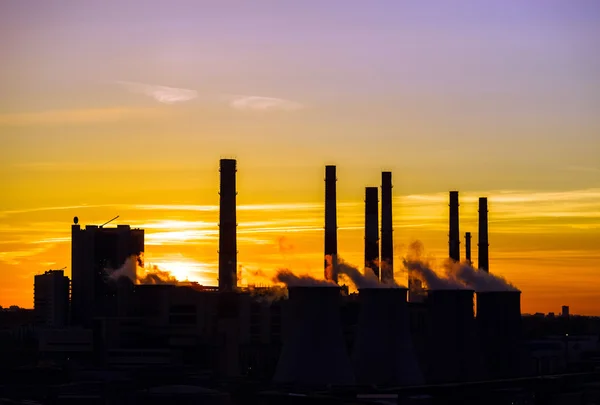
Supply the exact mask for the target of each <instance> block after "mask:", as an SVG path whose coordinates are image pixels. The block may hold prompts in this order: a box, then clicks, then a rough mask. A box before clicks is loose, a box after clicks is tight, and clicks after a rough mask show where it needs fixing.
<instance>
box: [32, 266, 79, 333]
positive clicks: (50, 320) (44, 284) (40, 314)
mask: <svg viewBox="0 0 600 405" xmlns="http://www.w3.org/2000/svg"><path fill="white" fill-rule="evenodd" d="M69 290H70V282H69V277H67V276H65V273H64V271H62V270H49V271H47V272H45V273H44V274H38V275H36V276H35V277H34V285H33V309H34V313H35V322H36V324H37V325H41V326H46V327H52V328H62V327H64V326H66V325H67V323H68V319H69Z"/></svg>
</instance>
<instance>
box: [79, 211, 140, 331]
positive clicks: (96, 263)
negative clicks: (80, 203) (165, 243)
mask: <svg viewBox="0 0 600 405" xmlns="http://www.w3.org/2000/svg"><path fill="white" fill-rule="evenodd" d="M113 219H116V218H113ZM111 221H112V220H111ZM111 221H109V222H111ZM109 222H107V223H105V224H103V225H100V226H97V225H86V226H85V228H84V229H81V225H79V219H78V218H77V217H75V218H74V224H73V225H71V278H72V285H71V321H72V324H73V325H82V326H86V327H89V326H91V324H92V320H93V318H94V317H96V316H102V315H105V314H106V313H107V312H110V311H111V308H110V305H111V303H112V296H113V295H114V291H113V290H112V289H111V284H110V283H108V282H107V280H108V277H109V274H108V272H107V270H115V269H118V268H120V267H121V266H122V265H123V264H124V263H125V261H126V260H127V259H128V258H129V257H132V256H136V257H138V258H140V259H141V257H143V253H144V230H143V229H131V227H130V226H129V225H118V226H117V227H116V228H115V227H113V228H108V227H105V226H106V225H107V224H108V223H109ZM141 264H142V265H143V263H141Z"/></svg>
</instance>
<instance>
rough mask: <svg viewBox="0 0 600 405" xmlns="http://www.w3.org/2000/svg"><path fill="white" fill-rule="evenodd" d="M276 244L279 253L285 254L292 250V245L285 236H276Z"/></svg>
mask: <svg viewBox="0 0 600 405" xmlns="http://www.w3.org/2000/svg"><path fill="white" fill-rule="evenodd" d="M277 244H278V246H279V253H282V254H286V253H290V252H292V251H293V250H294V245H293V244H292V242H290V241H289V239H288V238H286V237H285V236H280V237H279V238H277Z"/></svg>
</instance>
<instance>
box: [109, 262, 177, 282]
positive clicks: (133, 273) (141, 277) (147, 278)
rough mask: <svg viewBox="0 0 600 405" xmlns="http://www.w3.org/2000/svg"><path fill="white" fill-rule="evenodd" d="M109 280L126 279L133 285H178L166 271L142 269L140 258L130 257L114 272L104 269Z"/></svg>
mask: <svg viewBox="0 0 600 405" xmlns="http://www.w3.org/2000/svg"><path fill="white" fill-rule="evenodd" d="M105 271H106V273H107V274H108V275H109V279H111V280H118V279H120V278H121V277H126V278H128V279H129V280H131V282H132V283H134V284H178V281H177V279H176V278H175V277H174V276H173V275H172V274H171V273H169V272H168V271H165V270H161V269H160V268H159V267H158V266H156V265H151V266H147V267H144V263H143V259H142V257H141V256H131V257H128V258H127V260H125V263H123V265H122V266H121V267H119V268H118V269H116V270H113V269H105Z"/></svg>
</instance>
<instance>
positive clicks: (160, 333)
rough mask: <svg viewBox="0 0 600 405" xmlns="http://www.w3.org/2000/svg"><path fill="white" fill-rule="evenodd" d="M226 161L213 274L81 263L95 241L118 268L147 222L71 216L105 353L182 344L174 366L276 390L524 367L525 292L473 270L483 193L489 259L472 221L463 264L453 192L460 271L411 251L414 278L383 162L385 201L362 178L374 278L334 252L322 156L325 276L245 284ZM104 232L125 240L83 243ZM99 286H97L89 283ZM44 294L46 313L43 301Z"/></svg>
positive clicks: (438, 380)
mask: <svg viewBox="0 0 600 405" xmlns="http://www.w3.org/2000/svg"><path fill="white" fill-rule="evenodd" d="M219 171H220V190H219V200H220V206H219V249H218V256H219V258H218V266H219V267H218V286H217V287H211V286H201V285H198V284H197V283H189V282H183V283H181V282H178V281H176V280H175V281H173V280H174V279H173V280H170V281H169V280H167V281H166V282H164V283H163V282H161V283H157V284H158V285H157V284H144V283H143V282H140V278H139V277H137V275H136V274H134V277H133V278H125V277H122V275H119V274H121V273H118V272H120V271H121V269H119V270H116V271H115V273H116V274H118V275H117V276H115V277H113V276H114V274H115V273H110V275H109V277H108V281H106V280H107V277H105V276H106V274H103V273H102V271H101V270H102V269H101V268H100V267H99V266H100V264H98V265H94V266H91V265H89V266H88V265H87V262H85V260H87V255H88V252H89V251H94V252H96V253H97V254H99V255H100V256H98V257H97V258H96V257H94V260H96V259H98V260H100V259H101V260H102V264H103V265H104V264H106V263H109V264H110V266H111V267H113V268H115V266H118V265H119V264H120V263H122V262H123V260H126V259H127V258H130V259H131V255H134V256H135V255H136V254H138V253H139V254H142V253H143V252H144V243H143V236H144V230H132V229H130V227H129V226H126V225H118V227H117V228H112V229H108V228H106V229H104V228H102V226H101V227H96V226H87V227H86V229H85V231H82V230H81V229H80V226H79V225H78V222H77V218H76V221H75V225H73V226H72V233H73V245H72V247H73V267H74V273H73V286H72V287H73V288H72V300H71V313H72V314H73V315H74V316H73V320H74V322H73V325H77V326H78V327H80V328H81V327H83V328H93V333H90V334H89V336H92V337H91V339H92V342H91V343H93V345H92V344H91V343H90V347H94V350H96V351H97V353H99V356H100V357H102V356H104V357H106V359H108V360H106V363H107V364H109V363H110V364H126V365H130V366H131V365H133V364H135V365H137V364H153V365H156V364H160V365H161V366H167V365H172V362H175V360H171V359H172V358H175V357H172V354H173V353H178V356H180V357H178V360H176V361H177V364H178V365H181V367H184V366H185V367H188V366H193V367H192V368H194V367H198V369H202V370H203V372H204V371H205V370H211V373H212V374H211V376H212V377H211V378H213V379H214V380H218V381H238V380H239V379H240V378H244V377H248V378H251V379H254V380H253V381H259V382H260V384H263V386H264V384H269V385H270V386H271V387H274V389H275V390H277V391H281V390H290V389H292V390H297V391H298V392H305V391H307V390H313V389H314V390H324V389H329V388H326V387H330V388H331V387H336V389H339V390H342V391H344V390H356V389H358V388H357V387H368V388H367V389H368V390H379V389H388V390H404V389H405V390H415V392H417V391H418V390H427V389H428V388H427V387H429V386H432V385H433V384H446V383H453V384H462V383H466V382H472V381H482V380H484V379H486V378H489V379H501V378H502V379H506V378H514V377H518V376H520V374H521V371H522V364H523V342H522V336H523V331H522V327H521V313H520V292H519V291H517V290H516V288H512V286H510V285H508V284H507V283H489V280H484V281H488V282H486V283H478V282H477V281H478V280H479V278H481V277H483V278H485V277H488V278H490V277H491V278H493V277H496V276H494V275H492V274H489V272H488V271H487V270H488V243H487V240H488V235H487V233H488V225H487V199H486V198H483V197H482V198H480V199H479V235H478V236H479V245H478V246H479V255H478V257H479V268H480V270H475V269H473V268H472V266H471V263H472V258H471V233H470V232H466V233H465V257H466V262H463V263H460V233H459V223H460V221H459V193H458V191H450V195H449V207H450V209H449V234H448V236H449V259H450V262H448V263H450V266H455V267H456V268H458V267H460V270H461V271H463V273H460V274H459V273H458V270H453V271H457V273H456V274H455V276H456V279H451V278H450V276H448V277H447V278H444V276H440V275H435V274H432V273H435V272H434V271H433V270H431V269H429V268H427V269H426V270H427V271H429V272H430V273H429V275H430V276H431V278H427V277H421V278H420V279H419V278H413V280H415V281H418V283H415V284H413V283H410V280H411V274H410V271H411V268H409V266H408V265H407V262H406V261H405V262H404V266H405V267H406V268H407V269H409V288H405V287H403V286H399V285H397V284H396V281H395V280H394V271H393V270H394V269H393V266H394V257H393V256H394V243H393V224H394V220H393V215H392V212H393V211H392V206H393V198H392V173H391V172H382V173H381V211H380V210H379V202H380V201H379V187H366V188H365V200H364V214H365V216H364V266H365V270H366V269H367V268H368V269H371V270H372V271H373V273H374V275H375V277H372V276H371V274H370V271H368V272H365V273H363V274H360V273H361V272H360V270H358V269H355V273H356V274H358V276H357V277H350V276H349V275H350V274H354V273H351V272H349V270H347V268H349V267H351V266H346V267H342V264H343V262H342V259H341V258H340V256H339V252H338V235H337V230H338V228H337V227H338V221H337V193H336V182H337V174H336V166H333V165H330V166H326V167H325V204H324V214H325V215H324V216H325V218H324V222H325V224H324V225H325V229H324V256H325V274H324V277H323V279H314V278H311V277H309V276H296V275H294V274H293V273H292V272H289V271H288V273H287V274H288V276H290V277H287V278H285V277H284V278H279V275H280V273H278V278H277V280H278V281H279V282H285V284H286V288H274V287H255V286H249V287H246V286H240V285H238V276H237V253H238V252H237V234H236V230H237V214H236V203H237V201H236V198H237V191H236V174H237V162H236V160H234V159H221V160H220V170H219ZM380 213H381V214H380ZM379 215H381V219H380V217H379ZM109 222H110V221H109ZM104 225H106V224H104ZM88 235H89V236H88ZM98 235H100V236H102V235H107V236H106V238H109V236H110V237H111V238H113V239H114V238H116V239H115V241H120V243H121V242H122V243H121V244H119V243H116V242H115V243H116V244H114V246H117V247H118V249H117V250H116V251H115V252H113V253H114V254H111V252H109V251H110V246H112V245H111V244H108V245H106V246H104V245H103V246H102V248H101V249H99V248H92V247H90V246H88V245H89V243H88V242H86V241H88V239H86V238H89V239H90V240H92V239H94V237H95V238H100V236H98ZM111 235H112V236H111ZM103 237H104V236H103ZM109 239H110V238H109ZM113 239H110V240H111V241H113ZM111 243H112V242H111ZM137 258H138V259H140V257H137ZM84 259H85V260H84ZM94 263H95V262H94ZM419 263H420V265H423V266H425V264H426V263H424V262H419ZM345 264H346V265H347V263H345ZM138 265H141V266H143V263H138ZM86 266H87V267H89V268H87V267H86ZM419 271H424V270H423V269H421V270H419ZM338 272H343V275H344V276H348V277H350V279H351V281H352V283H354V284H355V287H356V291H351V290H350V289H349V287H348V286H345V285H338V282H339V280H338V276H339V274H338ZM123 274H124V273H123ZM356 274H354V275H356ZM101 276H102V277H104V278H102V277H101ZM459 276H460V277H463V278H460V279H459ZM361 277H362V279H361ZM436 277H437V279H435V280H434V278H436ZM496 278H497V277H496ZM340 279H342V280H343V279H344V278H342V277H340ZM476 279H477V280H476ZM85 280H87V281H85ZM111 280H112V284H111ZM361 280H362V281H361ZM436 280H437V281H436ZM92 281H93V283H92ZM101 281H102V282H101ZM155 282H156V280H155ZM361 283H362V284H361ZM461 283H462V284H461ZM340 284H341V283H340ZM39 285H41V284H39V283H38V286H39ZM417 285H418V291H417V290H415V292H416V293H415V296H416V297H418V298H419V299H418V300H414V301H413V300H412V299H411V300H410V302H409V301H408V293H409V292H410V293H413V291H412V289H413V287H415V286H417ZM490 286H492V287H493V288H491V287H490ZM504 287H506V288H504ZM503 288H504V289H503ZM409 289H410V291H409ZM63 290H65V289H63ZM65 291H66V290H65ZM90 291H94V294H93V295H90V296H88V292H90ZM475 294H477V295H476V303H477V315H476V316H475V311H474V296H475ZM63 295H65V294H63ZM65 297H66V296H63V297H62V298H61V299H63V298H65ZM98 297H102V299H99V298H98ZM50 298H53V297H50ZM67 298H68V297H67ZM92 301H93V302H92ZM38 302H39V305H38V307H40V308H39V311H38V312H40V313H41V311H42V308H41V307H42V304H43V300H38ZM61 302H62V301H61ZM65 302H66V301H65ZM107 309H110V311H108V310H107ZM61 313H62V312H61ZM75 321H77V322H75ZM78 333H79V332H78ZM78 338H79V337H78ZM73 341H75V339H74V340H73ZM54 344H55V346H56V347H59V346H60V345H58V344H56V343H54ZM112 353H116V354H112ZM69 355H71V354H69ZM111 356H112V357H111ZM115 356H117V357H115ZM119 356H120V357H119ZM144 356H145V357H148V358H145V357H144ZM331 389H332V388H331ZM407 392H408V391H407ZM411 392H412V391H411ZM276 402H277V401H276Z"/></svg>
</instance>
